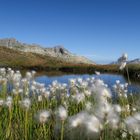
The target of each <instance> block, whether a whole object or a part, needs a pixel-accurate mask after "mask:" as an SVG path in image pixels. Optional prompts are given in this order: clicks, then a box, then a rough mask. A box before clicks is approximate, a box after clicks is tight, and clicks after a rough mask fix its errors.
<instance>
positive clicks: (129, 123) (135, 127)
mask: <svg viewBox="0 0 140 140" xmlns="http://www.w3.org/2000/svg"><path fill="white" fill-rule="evenodd" d="M125 124H126V128H127V130H128V131H129V132H131V133H134V134H136V135H140V114H139V113H136V114H134V115H133V116H129V117H127V118H126V119H125Z"/></svg>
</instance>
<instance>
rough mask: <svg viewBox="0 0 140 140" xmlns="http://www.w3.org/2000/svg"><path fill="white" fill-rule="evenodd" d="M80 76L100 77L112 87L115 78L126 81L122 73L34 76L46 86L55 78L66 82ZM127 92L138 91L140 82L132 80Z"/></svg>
mask: <svg viewBox="0 0 140 140" xmlns="http://www.w3.org/2000/svg"><path fill="white" fill-rule="evenodd" d="M78 77H81V78H83V79H85V78H88V77H95V78H100V79H102V80H103V81H104V82H105V83H106V84H108V86H109V87H110V88H111V89H112V86H113V85H114V84H115V82H116V80H120V81H121V83H126V82H127V79H125V78H124V76H122V75H118V74H101V75H99V76H98V75H95V74H92V75H89V74H81V75H78V74H76V75H75V74H71V75H65V74H64V75H59V76H56V75H55V76H47V74H45V75H40V76H37V77H36V78H35V80H36V81H37V82H40V83H44V84H45V85H46V86H48V85H49V84H51V83H52V82H53V81H54V80H57V81H58V82H60V83H68V80H69V79H70V78H78ZM128 91H129V93H131V92H132V93H140V83H138V82H132V84H131V85H129V87H128Z"/></svg>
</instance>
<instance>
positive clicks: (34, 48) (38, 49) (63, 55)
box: [0, 38, 95, 64]
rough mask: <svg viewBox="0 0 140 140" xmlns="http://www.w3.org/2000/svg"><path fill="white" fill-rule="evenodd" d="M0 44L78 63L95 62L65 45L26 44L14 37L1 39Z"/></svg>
mask: <svg viewBox="0 0 140 140" xmlns="http://www.w3.org/2000/svg"><path fill="white" fill-rule="evenodd" d="M0 46H4V47H8V48H11V49H16V50H19V51H23V52H32V53H37V54H41V55H47V56H50V57H55V58H56V59H61V60H63V61H65V62H70V63H76V64H95V63H94V62H93V61H91V60H89V59H87V58H85V57H83V56H78V55H75V54H72V53H71V52H69V51H68V50H67V49H65V48H64V47H63V46H55V47H52V48H48V47H47V48H45V47H42V46H40V45H37V44H26V43H21V42H19V41H17V40H16V39H14V38H6V39H0Z"/></svg>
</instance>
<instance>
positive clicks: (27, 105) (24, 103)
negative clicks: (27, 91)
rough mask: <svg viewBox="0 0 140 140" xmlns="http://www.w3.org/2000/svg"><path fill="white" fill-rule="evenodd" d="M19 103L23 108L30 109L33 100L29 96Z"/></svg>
mask: <svg viewBox="0 0 140 140" xmlns="http://www.w3.org/2000/svg"><path fill="white" fill-rule="evenodd" d="M19 104H20V105H21V107H22V108H23V109H26V110H28V109H29V108H30V106H31V100H30V99H29V98H24V99H23V100H21V101H19Z"/></svg>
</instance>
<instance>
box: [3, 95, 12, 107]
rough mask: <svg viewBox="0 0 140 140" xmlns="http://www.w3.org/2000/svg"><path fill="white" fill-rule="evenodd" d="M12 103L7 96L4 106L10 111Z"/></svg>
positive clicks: (10, 98)
mask: <svg viewBox="0 0 140 140" xmlns="http://www.w3.org/2000/svg"><path fill="white" fill-rule="evenodd" d="M12 103H13V98H12V97H11V96H8V97H7V98H6V101H5V106H6V107H8V108H9V109H10V108H11V107H12Z"/></svg>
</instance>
